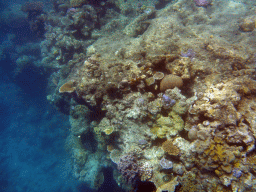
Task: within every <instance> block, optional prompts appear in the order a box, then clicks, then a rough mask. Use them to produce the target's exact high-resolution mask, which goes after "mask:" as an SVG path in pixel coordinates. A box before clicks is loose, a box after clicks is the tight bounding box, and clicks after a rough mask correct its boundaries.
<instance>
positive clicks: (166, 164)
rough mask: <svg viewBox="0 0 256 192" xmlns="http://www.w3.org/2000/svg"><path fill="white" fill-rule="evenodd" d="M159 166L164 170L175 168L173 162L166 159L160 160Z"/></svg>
mask: <svg viewBox="0 0 256 192" xmlns="http://www.w3.org/2000/svg"><path fill="white" fill-rule="evenodd" d="M159 164H160V165H161V167H162V168H163V169H172V167H173V165H172V162H171V161H169V160H167V159H165V158H164V157H163V158H162V159H161V160H160V162H159Z"/></svg>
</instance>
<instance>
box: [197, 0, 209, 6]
mask: <svg viewBox="0 0 256 192" xmlns="http://www.w3.org/2000/svg"><path fill="white" fill-rule="evenodd" d="M194 2H195V3H196V6H199V7H206V6H208V5H209V4H210V1H209V0H194Z"/></svg>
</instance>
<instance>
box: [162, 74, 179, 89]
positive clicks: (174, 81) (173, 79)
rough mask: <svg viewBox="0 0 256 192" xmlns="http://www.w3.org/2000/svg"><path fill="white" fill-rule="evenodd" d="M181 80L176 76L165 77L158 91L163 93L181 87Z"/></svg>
mask: <svg viewBox="0 0 256 192" xmlns="http://www.w3.org/2000/svg"><path fill="white" fill-rule="evenodd" d="M182 85H183V81H182V78H181V77H179V76H177V75H166V76H165V77H164V78H163V79H162V81H161V83H160V91H165V90H166V89H173V88H174V87H178V88H180V87H182Z"/></svg>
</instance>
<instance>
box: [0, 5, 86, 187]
mask: <svg viewBox="0 0 256 192" xmlns="http://www.w3.org/2000/svg"><path fill="white" fill-rule="evenodd" d="M12 3H13V4H15V3H24V2H23V1H15V2H14V1H9V2H6V1H3V2H0V11H2V10H4V9H5V8H6V7H7V6H9V5H10V4H12ZM10 22H12V20H10ZM9 24H10V25H9ZM9 24H8V23H6V22H2V21H1V22H0V28H1V31H0V44H1V45H2V46H3V45H4V46H5V49H4V50H5V58H2V59H0V75H1V78H0V90H1V91H0V122H1V124H0V145H1V148H0V162H1V163H0V192H16V191H17V192H21V191H22V192H24V191H36V192H40V191H41V192H43V191H44V192H45V191H56V192H57V191H61V192H77V191H90V190H89V189H88V188H87V187H86V186H85V185H84V184H83V183H79V182H78V181H76V180H75V179H74V178H73V176H72V172H71V159H70V155H69V154H68V152H67V151H66V150H65V147H64V146H65V139H66V137H67V135H68V133H69V132H68V130H69V121H68V116H65V115H63V114H61V113H60V112H58V111H57V110H56V109H55V108H54V107H53V106H51V105H50V104H49V102H48V101H47V100H46V96H47V94H46V85H47V78H48V77H47V74H46V73H44V72H42V71H40V69H36V68H33V67H31V66H28V67H27V68H26V69H24V70H23V71H22V73H20V74H18V75H15V63H14V62H15V58H16V57H17V55H15V54H16V52H15V47H16V46H17V45H20V44H22V43H26V42H29V41H31V42H35V38H34V37H31V36H30V35H31V34H30V33H29V30H28V25H27V24H26V23H25V22H24V25H21V26H18V27H13V26H12V25H14V24H15V23H9ZM10 34H15V35H16V37H15V38H14V39H12V40H10V39H9V36H10ZM30 37H31V38H30Z"/></svg>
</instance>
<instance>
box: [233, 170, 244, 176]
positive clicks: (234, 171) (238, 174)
mask: <svg viewBox="0 0 256 192" xmlns="http://www.w3.org/2000/svg"><path fill="white" fill-rule="evenodd" d="M232 173H233V176H234V177H236V178H239V177H241V176H242V174H243V172H242V171H241V170H239V169H237V168H234V169H233V170H232Z"/></svg>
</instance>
